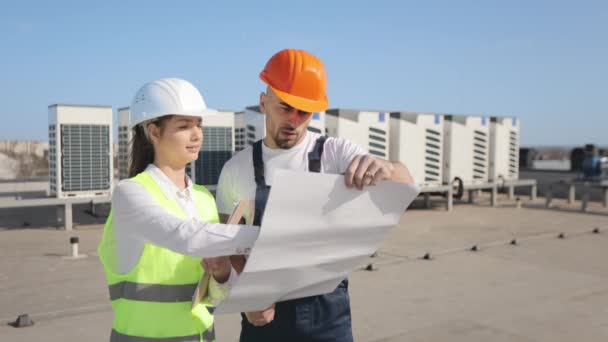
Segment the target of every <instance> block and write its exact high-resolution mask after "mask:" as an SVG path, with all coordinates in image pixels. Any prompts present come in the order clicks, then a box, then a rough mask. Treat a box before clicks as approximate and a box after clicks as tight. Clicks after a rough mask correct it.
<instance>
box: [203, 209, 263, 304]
mask: <svg viewBox="0 0 608 342" xmlns="http://www.w3.org/2000/svg"><path fill="white" fill-rule="evenodd" d="M254 209H255V201H253V200H245V201H240V202H239V204H238V205H237V206H236V207H235V208H234V210H233V211H232V214H231V215H230V217H229V218H228V222H226V223H227V224H239V223H240V222H241V220H242V219H243V218H244V219H245V223H246V224H251V223H252V222H253V217H254V215H255V210H254ZM210 280H211V273H210V272H205V274H203V276H202V277H201V280H200V281H199V282H198V286H197V287H196V290H195V291H194V295H193V297H192V307H193V308H194V307H195V306H197V305H199V304H200V303H201V301H202V300H203V298H205V297H207V291H208V289H209V281H210Z"/></svg>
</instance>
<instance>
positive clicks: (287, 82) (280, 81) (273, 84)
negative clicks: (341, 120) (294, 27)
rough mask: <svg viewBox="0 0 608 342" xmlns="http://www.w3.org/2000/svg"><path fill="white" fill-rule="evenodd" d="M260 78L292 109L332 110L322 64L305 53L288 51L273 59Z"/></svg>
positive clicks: (309, 110) (267, 64) (307, 110)
mask: <svg viewBox="0 0 608 342" xmlns="http://www.w3.org/2000/svg"><path fill="white" fill-rule="evenodd" d="M260 78H261V79H262V81H264V82H265V83H266V84H267V85H268V86H269V87H270V89H272V90H273V91H274V92H275V93H276V94H277V96H278V97H279V98H280V99H281V100H283V101H285V103H287V104H289V105H290V106H292V107H294V108H296V109H299V110H303V111H305V112H322V111H324V110H326V109H327V107H329V103H328V101H327V93H326V91H327V76H326V75H325V67H324V66H323V62H321V60H320V59H319V58H317V57H316V56H314V55H313V54H311V53H309V52H306V51H304V50H296V49H285V50H281V51H279V52H277V53H276V54H275V55H274V56H272V57H270V59H269V60H268V62H267V63H266V66H265V67H264V70H262V72H261V73H260Z"/></svg>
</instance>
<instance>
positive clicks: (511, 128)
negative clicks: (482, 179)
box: [489, 117, 520, 181]
mask: <svg viewBox="0 0 608 342" xmlns="http://www.w3.org/2000/svg"><path fill="white" fill-rule="evenodd" d="M519 136H520V122H519V120H518V119H517V118H513V117H493V118H491V119H490V176H489V180H491V181H500V180H516V179H518V178H519Z"/></svg>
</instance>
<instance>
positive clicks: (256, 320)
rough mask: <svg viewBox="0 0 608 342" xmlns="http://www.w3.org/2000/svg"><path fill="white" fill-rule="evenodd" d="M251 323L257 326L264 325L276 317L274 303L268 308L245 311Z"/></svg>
mask: <svg viewBox="0 0 608 342" xmlns="http://www.w3.org/2000/svg"><path fill="white" fill-rule="evenodd" d="M245 316H246V317H247V320H248V321H249V323H251V324H253V325H254V326H256V327H262V326H264V325H266V324H268V323H270V322H272V320H273V319H274V304H272V306H271V307H269V308H268V309H266V310H262V311H254V312H247V313H245Z"/></svg>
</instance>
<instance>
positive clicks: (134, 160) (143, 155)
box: [129, 115, 170, 178]
mask: <svg viewBox="0 0 608 342" xmlns="http://www.w3.org/2000/svg"><path fill="white" fill-rule="evenodd" d="M169 117H170V115H167V116H164V117H162V118H161V119H159V120H156V121H154V122H152V124H153V125H156V126H158V127H159V128H160V132H161V134H162V132H163V128H164V127H163V126H164V122H165V120H166V119H168V118H169ZM147 126H148V125H137V126H135V132H134V134H133V139H132V140H131V155H130V159H131V160H130V161H131V162H130V164H129V178H131V177H135V176H137V175H138V174H140V173H141V172H143V171H144V170H145V169H146V167H148V165H149V164H151V163H153V162H154V146H153V145H152V142H151V141H150V140H148V138H147V136H146V133H145V131H144V130H146V129H147Z"/></svg>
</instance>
